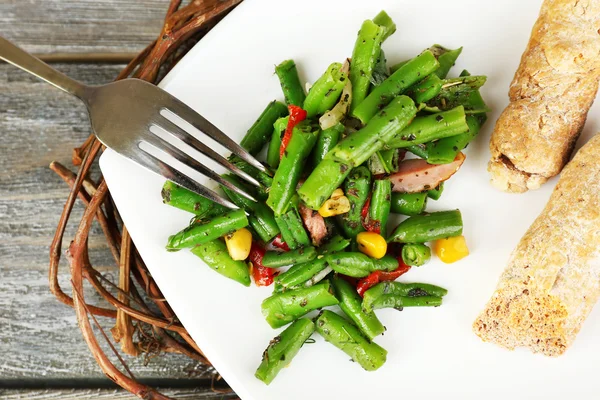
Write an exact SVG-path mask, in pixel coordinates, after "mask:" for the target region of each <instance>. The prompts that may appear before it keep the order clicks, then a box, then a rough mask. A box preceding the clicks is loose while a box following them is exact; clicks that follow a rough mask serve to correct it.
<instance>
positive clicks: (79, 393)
mask: <svg viewBox="0 0 600 400" xmlns="http://www.w3.org/2000/svg"><path fill="white" fill-rule="evenodd" d="M161 393H162V394H164V395H167V396H170V397H173V398H176V399H190V400H192V399H194V400H230V399H233V398H235V396H233V395H226V394H219V393H214V392H212V391H211V390H210V389H164V390H161ZM0 398H1V399H3V400H23V399H27V400H73V399H77V400H87V399H89V400H96V399H115V400H133V399H137V397H135V396H133V395H131V394H129V393H128V392H126V391H124V390H117V389H51V390H48V389H40V390H5V391H2V390H0Z"/></svg>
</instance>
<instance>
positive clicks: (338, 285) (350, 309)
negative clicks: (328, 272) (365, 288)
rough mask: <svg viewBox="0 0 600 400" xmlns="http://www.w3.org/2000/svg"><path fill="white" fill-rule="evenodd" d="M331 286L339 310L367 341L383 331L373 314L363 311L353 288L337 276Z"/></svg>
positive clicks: (359, 299)
mask: <svg viewBox="0 0 600 400" xmlns="http://www.w3.org/2000/svg"><path fill="white" fill-rule="evenodd" d="M332 284H333V289H334V290H335V296H336V297H337V299H338V301H339V302H340V304H339V306H340V308H341V309H342V311H343V312H344V313H345V314H346V315H347V316H348V318H350V320H352V322H354V324H355V325H356V326H357V327H358V329H360V330H361V332H362V333H363V334H364V335H365V336H366V337H368V338H369V340H373V339H374V338H375V337H376V336H379V335H381V334H382V333H383V332H384V331H385V327H384V326H383V324H382V323H381V322H380V321H379V319H378V318H377V316H376V315H375V314H374V313H372V312H371V313H366V312H364V311H363V309H362V298H361V297H360V296H359V295H358V293H357V292H356V288H354V286H352V285H350V283H348V282H347V281H345V280H344V279H342V278H340V277H337V276H336V277H334V278H333V279H332Z"/></svg>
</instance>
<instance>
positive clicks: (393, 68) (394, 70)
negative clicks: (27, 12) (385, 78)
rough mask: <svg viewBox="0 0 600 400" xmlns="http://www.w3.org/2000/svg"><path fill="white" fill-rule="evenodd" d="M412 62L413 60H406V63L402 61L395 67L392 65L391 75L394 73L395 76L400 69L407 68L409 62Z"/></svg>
mask: <svg viewBox="0 0 600 400" xmlns="http://www.w3.org/2000/svg"><path fill="white" fill-rule="evenodd" d="M410 60H411V59H408V60H404V61H400V62H399V63H398V64H394V65H392V66H391V67H390V73H392V74H393V73H394V72H396V71H398V70H399V69H400V68H402V67H403V66H405V65H406V64H408V62H409V61H410Z"/></svg>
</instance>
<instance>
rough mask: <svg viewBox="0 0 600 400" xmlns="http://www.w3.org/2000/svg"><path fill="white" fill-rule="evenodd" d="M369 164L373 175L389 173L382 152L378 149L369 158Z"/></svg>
mask: <svg viewBox="0 0 600 400" xmlns="http://www.w3.org/2000/svg"><path fill="white" fill-rule="evenodd" d="M367 165H368V166H369V171H371V174H373V175H384V174H388V173H389V172H388V171H387V168H386V166H385V165H384V163H383V159H382V157H381V152H380V151H378V152H376V153H375V154H373V155H372V156H371V157H370V158H369V159H368V160H367Z"/></svg>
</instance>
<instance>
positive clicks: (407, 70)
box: [352, 50, 439, 124]
mask: <svg viewBox="0 0 600 400" xmlns="http://www.w3.org/2000/svg"><path fill="white" fill-rule="evenodd" d="M438 67H439V63H438V62H437V60H436V59H435V57H434V56H433V54H432V53H431V52H430V51H427V50H426V51H424V52H423V53H421V54H420V55H418V56H417V57H415V58H414V59H412V60H411V61H409V62H408V63H406V64H405V65H403V66H402V67H400V69H398V70H397V71H396V72H394V73H393V74H392V75H390V77H389V78H387V79H386V80H385V81H383V82H382V83H381V84H380V85H379V86H377V87H375V88H374V89H373V90H372V91H371V93H370V94H369V95H368V96H367V97H366V98H365V99H364V100H363V101H362V102H361V103H359V104H358V106H356V108H354V110H353V111H352V115H353V116H354V117H356V118H358V119H359V120H360V121H361V122H362V123H363V124H366V123H367V122H369V120H370V119H371V118H372V117H373V116H374V115H375V114H377V112H378V111H379V110H381V109H382V108H383V107H385V106H386V105H387V104H389V103H390V101H392V99H393V98H394V97H396V96H398V95H399V94H401V93H402V92H403V91H405V90H406V89H408V88H409V87H410V86H411V85H413V84H415V83H417V82H418V81H420V80H421V79H423V78H425V77H426V76H427V75H429V74H431V73H432V72H433V71H435V70H436V69H437V68H438Z"/></svg>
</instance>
